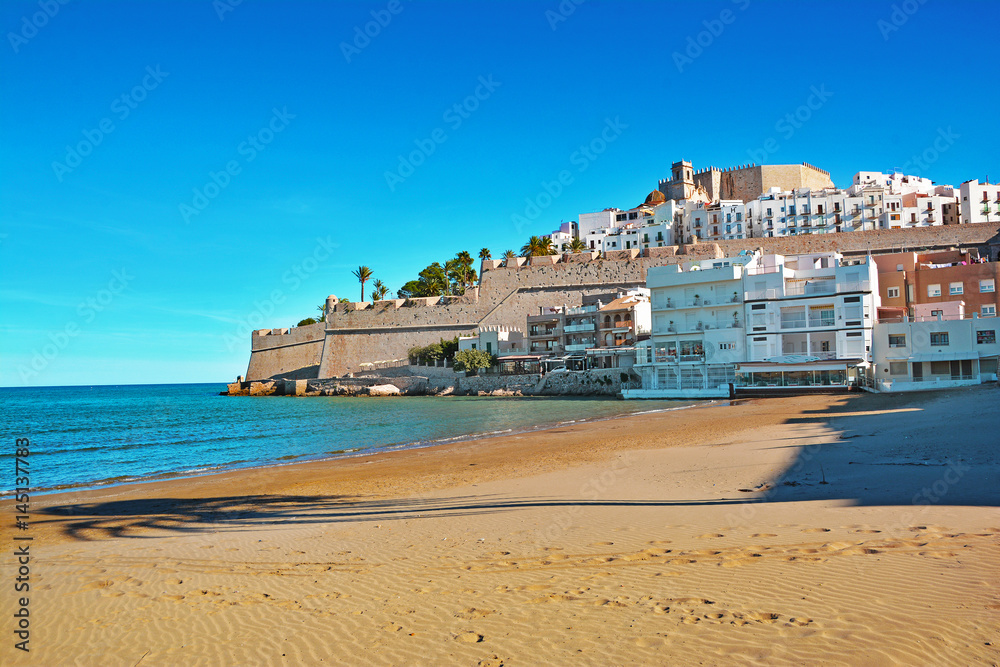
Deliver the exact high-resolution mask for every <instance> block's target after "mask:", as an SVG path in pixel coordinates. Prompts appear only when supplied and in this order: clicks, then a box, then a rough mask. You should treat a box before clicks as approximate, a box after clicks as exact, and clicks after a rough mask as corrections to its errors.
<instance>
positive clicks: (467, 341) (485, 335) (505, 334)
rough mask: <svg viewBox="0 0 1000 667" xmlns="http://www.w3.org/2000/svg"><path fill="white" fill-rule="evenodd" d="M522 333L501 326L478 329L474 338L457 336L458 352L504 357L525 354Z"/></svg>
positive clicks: (525, 344)
mask: <svg viewBox="0 0 1000 667" xmlns="http://www.w3.org/2000/svg"><path fill="white" fill-rule="evenodd" d="M527 347H528V345H527V343H526V342H525V339H524V332H523V331H521V330H520V329H511V328H508V327H503V326H486V327H479V329H477V330H476V335H474V336H459V337H458V349H459V350H483V351H484V352H488V353H489V354H495V355H497V356H505V355H510V354H524V353H525V352H527Z"/></svg>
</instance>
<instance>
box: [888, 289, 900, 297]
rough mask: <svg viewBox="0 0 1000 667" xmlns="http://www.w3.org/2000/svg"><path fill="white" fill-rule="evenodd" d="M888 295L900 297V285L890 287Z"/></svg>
mask: <svg viewBox="0 0 1000 667" xmlns="http://www.w3.org/2000/svg"><path fill="white" fill-rule="evenodd" d="M886 296H887V297H889V298H890V299H898V298H899V288H898V287H890V288H889V289H888V290H886Z"/></svg>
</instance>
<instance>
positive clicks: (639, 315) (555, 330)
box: [525, 288, 651, 369]
mask: <svg viewBox="0 0 1000 667" xmlns="http://www.w3.org/2000/svg"><path fill="white" fill-rule="evenodd" d="M650 326H651V320H650V313H649V293H648V291H647V290H645V289H644V288H637V289H634V290H629V291H628V292H625V293H617V294H604V295H599V296H585V297H583V303H582V305H580V306H576V307H570V306H547V307H541V308H539V313H538V314H537V315H529V316H528V317H527V337H526V341H527V346H526V350H525V351H526V352H528V353H530V354H540V355H544V356H550V357H557V358H561V359H563V360H565V361H567V362H568V363H567V366H568V367H571V368H576V369H581V368H585V367H588V366H591V365H594V363H593V362H588V361H587V360H586V358H587V357H588V356H596V357H602V359H601V360H599V361H600V363H599V364H598V365H601V366H603V367H617V366H619V365H621V360H620V359H619V358H617V357H620V356H621V355H620V353H615V354H612V353H611V352H607V351H606V352H604V353H597V352H593V351H594V350H597V349H599V348H604V349H605V350H625V349H626V348H627V349H628V353H629V355H630V356H631V353H632V347H633V346H634V345H635V343H636V341H637V340H638V337H639V336H640V335H647V334H648V333H649V329H650ZM625 365H631V362H630V361H629V362H628V363H627V364H625Z"/></svg>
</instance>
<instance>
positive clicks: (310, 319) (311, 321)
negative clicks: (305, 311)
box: [295, 317, 316, 327]
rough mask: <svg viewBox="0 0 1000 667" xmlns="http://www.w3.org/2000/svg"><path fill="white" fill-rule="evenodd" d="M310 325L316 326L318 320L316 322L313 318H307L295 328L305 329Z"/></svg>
mask: <svg viewBox="0 0 1000 667" xmlns="http://www.w3.org/2000/svg"><path fill="white" fill-rule="evenodd" d="M309 324H316V320H314V319H313V318H311V317H307V318H306V319H304V320H301V321H300V322H299V323H298V324H296V325H295V326H297V327H304V326H307V325H309Z"/></svg>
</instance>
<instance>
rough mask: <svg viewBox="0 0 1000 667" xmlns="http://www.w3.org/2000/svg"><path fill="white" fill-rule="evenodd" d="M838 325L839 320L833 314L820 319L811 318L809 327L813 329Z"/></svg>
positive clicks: (821, 316)
mask: <svg viewBox="0 0 1000 667" xmlns="http://www.w3.org/2000/svg"><path fill="white" fill-rule="evenodd" d="M836 324H837V320H836V318H835V317H834V316H833V314H832V313H831V314H830V315H820V316H819V317H815V316H810V317H809V326H811V327H832V326H834V325H836Z"/></svg>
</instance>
